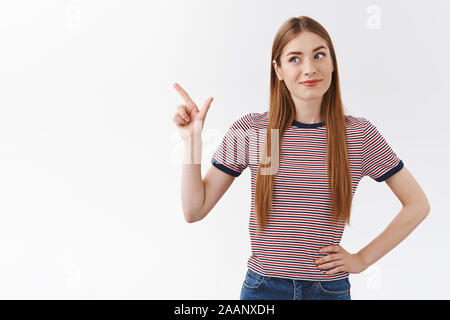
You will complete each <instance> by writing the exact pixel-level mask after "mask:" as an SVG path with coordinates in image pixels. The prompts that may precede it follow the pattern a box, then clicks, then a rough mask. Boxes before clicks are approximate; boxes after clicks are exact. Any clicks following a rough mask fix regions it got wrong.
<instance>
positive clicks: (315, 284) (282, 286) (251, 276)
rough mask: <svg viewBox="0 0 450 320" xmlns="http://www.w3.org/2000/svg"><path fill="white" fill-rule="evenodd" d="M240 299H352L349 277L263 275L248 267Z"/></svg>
mask: <svg viewBox="0 0 450 320" xmlns="http://www.w3.org/2000/svg"><path fill="white" fill-rule="evenodd" d="M240 300H351V298H350V281H349V279H348V277H347V278H344V279H339V280H327V281H309V280H293V279H284V278H277V277H267V276H262V275H260V274H259V273H256V272H254V271H252V270H250V269H247V274H246V275H245V280H244V282H243V283H242V290H241V297H240Z"/></svg>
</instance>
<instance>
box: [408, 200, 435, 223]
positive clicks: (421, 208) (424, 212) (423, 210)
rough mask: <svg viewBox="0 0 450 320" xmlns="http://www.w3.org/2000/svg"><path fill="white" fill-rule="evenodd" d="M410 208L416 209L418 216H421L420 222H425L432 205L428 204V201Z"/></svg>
mask: <svg viewBox="0 0 450 320" xmlns="http://www.w3.org/2000/svg"><path fill="white" fill-rule="evenodd" d="M409 207H413V208H414V211H415V212H416V216H420V221H423V220H424V219H425V218H426V217H428V215H429V214H430V211H431V208H430V204H429V203H428V201H427V202H425V203H421V204H416V205H410V206H409Z"/></svg>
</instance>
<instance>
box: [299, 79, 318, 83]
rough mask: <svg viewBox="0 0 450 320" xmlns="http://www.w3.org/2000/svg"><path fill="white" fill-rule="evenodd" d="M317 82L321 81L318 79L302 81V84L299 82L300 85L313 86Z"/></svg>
mask: <svg viewBox="0 0 450 320" xmlns="http://www.w3.org/2000/svg"><path fill="white" fill-rule="evenodd" d="M319 81H321V80H320V79H313V80H306V81H303V82H300V83H302V84H313V83H317V82H319Z"/></svg>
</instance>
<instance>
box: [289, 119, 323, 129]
mask: <svg viewBox="0 0 450 320" xmlns="http://www.w3.org/2000/svg"><path fill="white" fill-rule="evenodd" d="M292 125H293V126H296V127H299V128H318V127H323V126H325V122H318V123H303V122H298V121H295V120H294V121H292Z"/></svg>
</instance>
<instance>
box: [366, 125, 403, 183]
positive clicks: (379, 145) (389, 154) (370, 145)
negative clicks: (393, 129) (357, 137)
mask: <svg viewBox="0 0 450 320" xmlns="http://www.w3.org/2000/svg"><path fill="white" fill-rule="evenodd" d="M362 119H363V125H364V138H363V143H362V159H361V166H362V168H361V169H362V176H370V177H371V178H372V179H374V180H375V181H378V182H382V181H384V180H386V179H387V178H389V177H391V176H393V175H394V174H396V173H397V172H398V171H400V169H402V168H403V165H404V164H403V161H402V160H400V159H399V157H398V156H397V155H396V154H395V152H394V151H393V150H392V148H391V147H390V146H389V144H388V143H387V141H386V140H385V139H384V137H383V136H382V135H381V133H380V132H379V131H378V129H377V128H376V126H375V125H374V124H372V123H371V122H370V121H369V120H367V119H364V118H362Z"/></svg>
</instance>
